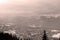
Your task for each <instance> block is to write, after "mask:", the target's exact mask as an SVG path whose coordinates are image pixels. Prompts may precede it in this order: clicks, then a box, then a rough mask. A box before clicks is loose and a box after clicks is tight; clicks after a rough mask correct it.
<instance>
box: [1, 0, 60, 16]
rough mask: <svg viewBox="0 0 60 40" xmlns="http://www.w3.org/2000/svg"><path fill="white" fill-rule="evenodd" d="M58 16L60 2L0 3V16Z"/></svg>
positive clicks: (15, 0)
mask: <svg viewBox="0 0 60 40" xmlns="http://www.w3.org/2000/svg"><path fill="white" fill-rule="evenodd" d="M47 14H48V15H51V14H53V15H54V14H60V0H3V1H0V16H6V15H10V16H11V15H12V16H13V15H20V16H35V15H47Z"/></svg>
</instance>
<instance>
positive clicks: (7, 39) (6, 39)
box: [0, 32, 19, 40]
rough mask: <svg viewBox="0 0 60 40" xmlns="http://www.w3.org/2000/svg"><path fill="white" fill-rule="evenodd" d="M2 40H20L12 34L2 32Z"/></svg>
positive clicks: (0, 34)
mask: <svg viewBox="0 0 60 40" xmlns="http://www.w3.org/2000/svg"><path fill="white" fill-rule="evenodd" d="M0 40H19V38H17V36H13V35H12V34H8V33H3V32H0Z"/></svg>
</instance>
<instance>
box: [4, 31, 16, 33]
mask: <svg viewBox="0 0 60 40" xmlns="http://www.w3.org/2000/svg"><path fill="white" fill-rule="evenodd" d="M4 33H9V34H16V30H8V31H4Z"/></svg>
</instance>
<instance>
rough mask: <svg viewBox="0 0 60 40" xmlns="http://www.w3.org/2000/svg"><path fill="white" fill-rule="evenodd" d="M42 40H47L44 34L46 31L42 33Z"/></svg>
mask: <svg viewBox="0 0 60 40" xmlns="http://www.w3.org/2000/svg"><path fill="white" fill-rule="evenodd" d="M42 40H48V37H47V34H46V31H45V30H44V32H43V37H42Z"/></svg>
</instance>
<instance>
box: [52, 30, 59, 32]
mask: <svg viewBox="0 0 60 40" xmlns="http://www.w3.org/2000/svg"><path fill="white" fill-rule="evenodd" d="M51 32H59V30H51Z"/></svg>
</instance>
